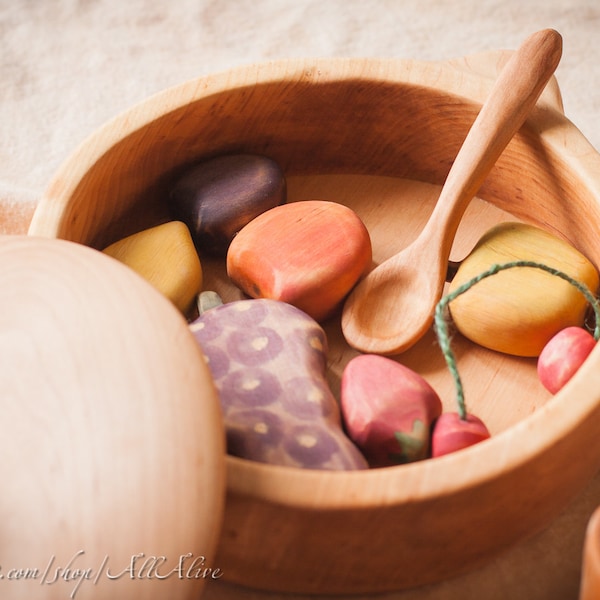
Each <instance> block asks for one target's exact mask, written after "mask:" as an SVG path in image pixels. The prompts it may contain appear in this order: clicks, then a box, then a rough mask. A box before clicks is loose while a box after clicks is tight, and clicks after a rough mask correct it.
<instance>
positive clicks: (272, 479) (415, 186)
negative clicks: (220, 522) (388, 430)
mask: <svg viewBox="0 0 600 600" xmlns="http://www.w3.org/2000/svg"><path fill="white" fill-rule="evenodd" d="M506 59H507V55H506V54H501V53H500V54H499V53H494V54H489V55H486V56H484V57H480V58H479V59H468V60H464V61H453V62H452V63H423V62H419V61H399V62H397V61H385V60H384V61H368V60H356V61H354V60H334V61H329V60H301V61H289V62H283V63H275V64H267V65H259V66H253V67H249V68H248V69H239V70H237V71H235V72H233V73H226V74H217V75H215V76H213V77H209V78H206V79H203V80H202V81H199V82H194V81H192V82H190V83H188V84H184V85H183V86H181V87H178V88H176V89H173V90H168V91H167V92H165V93H164V94H162V95H160V96H158V97H155V98H153V99H151V100H150V101H149V102H148V103H146V104H144V105H142V106H139V107H137V108H134V109H132V110H131V111H130V112H129V113H127V114H125V115H122V116H121V117H118V118H116V119H115V120H113V121H111V122H109V123H108V124H107V125H106V126H105V127H103V128H102V129H100V130H99V131H98V132H97V133H96V134H94V135H93V136H92V137H91V138H89V139H88V140H87V142H86V144H84V145H83V146H81V147H80V148H79V149H78V150H77V151H76V152H75V153H74V154H73V155H72V156H71V158H70V159H69V160H68V161H67V162H66V163H64V165H63V167H62V168H61V169H60V170H59V171H58V172H57V174H56V176H55V178H54V179H53V181H52V182H51V184H50V185H49V187H48V189H47V192H46V195H45V197H44V198H43V199H42V201H41V202H40V205H39V208H38V211H37V212H36V214H35V216H34V218H33V221H32V224H31V228H30V232H32V233H35V234H36V235H45V236H58V237H67V238H69V239H73V240H75V241H82V242H85V243H88V244H90V245H101V244H105V243H107V242H111V241H114V239H116V238H118V237H119V236H120V235H123V234H124V233H127V232H128V231H130V230H131V229H140V228H142V227H143V226H144V225H145V224H146V223H147V222H156V221H157V220H160V219H164V218H166V214H165V213H166V206H165V203H164V194H165V193H166V190H168V184H169V181H170V180H171V179H172V178H173V177H176V176H177V174H178V173H179V172H180V170H181V169H183V168H184V167H185V166H186V165H187V164H189V163H190V162H191V161H193V160H194V159H198V158H201V157H204V156H209V155H212V154H215V153H219V152H226V151H227V152H231V151H254V152H263V153H267V152H268V154H269V155H270V156H272V157H273V158H274V159H275V160H277V161H278V162H280V164H281V165H282V166H283V168H284V171H285V172H286V174H287V175H288V177H289V180H290V190H291V198H292V199H296V200H298V199H302V198H306V199H308V198H310V197H313V198H314V197H315V196H320V197H321V198H322V197H323V196H326V197H327V198H328V199H333V200H337V201H340V202H342V203H344V204H347V205H349V206H351V207H353V208H355V210H356V211H357V212H358V213H359V215H360V216H361V217H362V218H363V220H364V221H365V223H366V225H367V227H368V228H369V230H370V232H371V235H372V239H373V242H374V261H375V263H378V262H380V261H381V260H383V259H385V258H386V257H388V256H390V255H392V254H394V253H396V252H397V251H398V250H399V249H400V248H401V247H403V246H405V245H406V244H408V243H409V241H410V240H412V239H414V237H416V235H417V234H418V232H419V231H420V230H421V228H422V226H423V224H424V223H425V222H426V220H427V218H428V215H429V214H430V213H431V210H432V208H433V204H434V202H435V200H436V199H437V197H438V195H439V187H440V184H441V182H443V181H444V179H445V177H446V175H447V173H448V170H449V168H450V164H451V163H452V160H453V158H454V156H455V154H456V152H457V150H458V148H459V146H460V144H461V143H462V140H463V139H464V137H465V135H466V132H467V130H468V129H469V127H470V125H471V123H472V122H473V120H474V119H475V116H476V114H477V112H478V107H479V105H480V103H481V102H482V101H483V99H484V98H485V97H486V95H487V94H488V93H489V90H490V89H491V87H492V84H493V81H494V78H495V76H496V73H497V71H498V69H499V68H500V67H501V65H502V64H504V63H505V62H506ZM474 65H475V66H474ZM480 70H482V71H485V72H487V73H488V76H486V77H481V76H480V75H478V73H479V72H480ZM557 98H559V94H558V92H557V89H556V85H555V82H553V84H552V85H551V86H550V87H549V89H548V91H547V92H545V93H544V95H543V96H542V98H541V99H540V104H539V106H538V107H537V108H536V110H534V111H533V113H532V115H531V118H530V119H529V120H528V123H527V125H526V127H524V128H523V129H522V130H521V131H520V132H519V134H518V135H517V136H515V138H514V139H513V140H512V141H511V143H510V144H509V146H508V148H507V151H506V153H505V154H504V155H503V156H502V157H501V158H500V160H499V161H498V163H497V164H496V166H495V167H494V169H493V170H492V172H491V173H490V176H489V178H488V179H487V180H486V182H485V184H484V186H483V187H482V190H481V194H480V195H481V197H482V198H484V199H485V202H483V201H482V202H480V203H474V204H473V205H472V206H473V210H474V211H475V213H473V214H472V215H471V217H470V218H469V217H465V220H464V221H463V223H462V224H461V227H462V231H459V234H458V236H457V240H456V242H457V244H456V248H455V249H454V248H453V251H456V253H457V254H458V255H459V256H460V255H461V254H463V253H464V252H465V251H466V249H467V248H469V247H470V246H472V244H473V243H474V242H475V241H476V239H477V238H478V236H479V235H481V234H482V233H483V231H484V226H485V225H486V224H490V225H491V224H494V223H496V222H498V220H501V219H503V218H505V217H506V216H508V215H510V218H511V219H515V218H517V219H523V220H528V221H531V222H533V223H536V224H538V225H541V226H543V227H545V228H546V229H548V230H550V231H554V232H557V233H559V234H560V235H562V236H564V237H565V238H566V239H568V240H570V241H571V243H573V244H574V245H576V246H577V247H578V248H579V249H580V250H581V251H582V252H584V253H585V254H587V255H588V256H589V257H590V259H591V260H593V261H594V262H596V264H598V262H600V243H599V242H598V238H597V235H596V231H597V227H598V224H599V223H600V207H599V205H598V198H599V197H600V194H599V191H598V190H599V181H598V178H597V173H598V172H599V171H600V168H599V165H600V157H599V156H598V154H597V153H596V152H595V151H594V150H593V148H592V147H591V146H590V145H589V144H588V143H587V142H586V140H585V139H584V138H583V137H582V136H581V135H580V134H579V133H578V132H577V131H576V130H575V129H574V128H573V126H572V125H571V124H570V123H569V122H568V120H566V119H565V118H564V117H563V115H562V113H561V112H560V110H559V108H560V102H559V101H557ZM342 109H345V110H342ZM357 112H358V117H357V116H356V115H357ZM349 122H350V123H351V126H349ZM390 123H393V124H394V125H395V126H394V127H390ZM540 133H541V134H542V136H541V137H539V136H540ZM356 148H360V149H361V152H360V153H357V152H356ZM107 174H110V176H107ZM418 181H421V183H418ZM565 198H568V210H567V209H566V208H565V202H566V201H565ZM470 208H471V207H470ZM459 229H460V228H459ZM455 258H456V257H455ZM203 267H205V273H206V281H205V286H206V287H207V288H215V289H217V291H219V292H221V293H222V294H223V296H224V298H225V299H232V298H233V297H235V296H236V294H238V293H239V292H236V290H235V289H232V287H231V286H230V285H229V283H228V282H227V279H226V278H225V277H224V275H223V265H222V264H218V263H212V262H211V261H206V260H205V261H204V262H203ZM327 333H328V336H329V338H330V343H331V350H330V379H331V384H332V387H333V389H334V390H335V388H336V384H337V383H339V376H340V373H341V369H343V366H344V364H345V362H346V361H347V360H349V358H350V357H351V356H352V354H353V351H351V350H350V349H349V348H348V346H347V345H346V344H345V343H344V340H343V337H342V335H341V331H340V328H339V321H336V319H332V320H331V321H329V322H328V323H327ZM456 351H457V355H458V356H459V364H460V368H461V370H462V374H463V377H464V380H465V381H466V382H468V383H467V386H468V387H467V398H468V399H467V403H468V405H469V406H470V409H471V410H472V412H473V413H475V414H477V415H478V416H480V417H481V418H483V419H484V421H485V422H486V423H487V424H488V426H489V428H490V429H491V431H492V433H493V438H492V439H491V440H490V441H488V442H484V443H482V444H479V445H478V446H476V447H474V448H472V449H469V450H468V451H465V452H464V453H460V454H458V453H457V454H456V455H450V456H447V457H443V458H440V459H436V460H430V461H424V462H422V463H419V464H414V465H405V466H401V467H394V468H389V469H380V470H371V471H369V472H364V473H356V474H354V473H353V474H350V473H335V474H333V473H332V474H326V473H318V472H312V471H305V470H300V471H296V470H293V469H278V468H275V467H269V466H265V465H259V464H254V463H249V462H246V461H240V460H235V459H229V460H228V462H227V464H228V474H227V475H228V497H227V503H226V508H225V519H224V526H223V531H222V536H221V540H220V545H219V550H218V554H217V559H216V560H218V561H220V566H221V567H222V568H223V570H224V571H225V572H226V573H227V577H228V578H229V580H232V581H237V582H244V583H245V584H248V585H253V586H259V587H261V586H262V587H268V588H270V589H274V590H279V591H296V592H298V593H300V592H303V593H308V592H314V593H316V592H338V593H356V592H359V593H363V594H366V593H371V592H374V591H388V590H393V589H397V588H401V587H412V586H416V585H423V584H426V583H430V582H434V581H438V580H440V579H444V578H448V577H451V576H455V575H458V574H460V573H463V572H464V571H466V570H469V569H472V568H475V567H476V566H477V565H479V564H481V562H483V561H485V560H493V558H494V556H496V555H497V554H498V553H499V552H501V551H503V550H506V549H508V548H509V547H510V546H511V545H512V544H514V543H516V542H518V541H520V540H522V539H523V538H525V537H527V536H528V535H532V534H533V533H535V532H538V531H540V530H542V529H543V528H544V527H547V526H548V524H549V523H550V522H551V521H552V520H553V519H554V518H556V516H557V515H558V514H559V513H560V512H561V511H562V510H564V508H565V507H566V506H567V505H568V504H569V502H571V501H572V500H573V498H575V497H576V496H577V494H578V493H579V492H580V491H581V490H582V489H583V488H584V486H585V484H586V483H587V482H588V481H589V480H590V479H591V477H592V476H593V475H594V473H595V472H596V469H597V464H598V458H599V456H600V442H599V440H598V438H597V435H596V433H595V432H596V431H597V428H598V427H599V426H600V423H599V421H600V406H599V404H600V402H599V398H598V397H597V392H596V390H598V389H600V386H599V384H600V382H599V381H598V378H599V377H600V375H599V374H598V373H599V372H600V370H599V369H598V368H597V361H598V360H599V358H598V356H597V355H596V354H595V353H593V354H592V356H591V357H590V361H589V362H588V364H586V366H585V367H584V368H583V369H582V371H581V373H580V374H579V375H578V377H576V378H575V379H573V380H572V382H571V383H570V385H569V386H568V387H567V388H565V389H564V390H563V391H562V392H561V393H560V394H559V395H558V396H557V397H556V398H553V399H550V398H549V396H548V395H547V394H546V393H544V392H543V390H542V389H541V388H540V386H539V384H538V383H537V381H536V375H535V369H534V364H533V363H532V362H531V361H528V360H523V359H516V358H515V357H506V356H498V355H494V354H491V353H489V352H487V351H485V350H483V349H479V348H475V347H472V346H470V345H468V344H465V343H464V342H463V341H461V340H459V339H456ZM402 360H403V361H404V362H406V363H407V364H409V366H412V367H413V368H415V369H416V370H419V371H421V372H422V374H424V375H425V376H426V377H427V378H428V379H429V380H430V381H431V382H432V384H433V385H434V386H435V387H436V388H438V390H439V392H440V393H441V395H442V396H443V398H444V404H445V405H446V406H451V404H452V398H453V395H452V386H451V383H450V378H449V376H448V374H447V372H446V369H445V366H444V364H443V361H442V359H441V356H440V355H439V354H438V353H437V352H436V346H435V342H434V338H433V334H432V333H430V334H429V335H427V336H425V337H424V338H423V339H422V340H421V342H420V344H418V345H416V346H415V347H413V348H411V350H410V352H409V353H407V354H406V355H404V356H403V357H402ZM573 398H577V402H573V401H572V399H573ZM573 457H577V459H576V460H574V458H573ZM532 481H534V482H535V485H532V484H531V482H532ZM399 565H402V568H400V567H399ZM571 585H572V582H571Z"/></svg>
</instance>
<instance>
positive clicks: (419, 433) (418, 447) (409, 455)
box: [389, 419, 429, 463]
mask: <svg viewBox="0 0 600 600" xmlns="http://www.w3.org/2000/svg"><path fill="white" fill-rule="evenodd" d="M394 437H395V438H396V441H397V442H398V445H399V446H400V447H401V448H402V451H401V452H397V453H396V452H394V453H390V454H389V457H390V459H391V460H393V461H394V462H398V463H408V462H414V461H416V460H420V459H422V458H425V454H426V452H427V444H428V441H429V440H428V435H427V427H426V426H425V423H423V421H421V419H415V420H414V421H413V426H412V430H411V431H410V433H407V432H405V431H395V432H394Z"/></svg>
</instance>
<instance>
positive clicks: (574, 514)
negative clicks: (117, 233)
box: [0, 0, 600, 600]
mask: <svg viewBox="0 0 600 600" xmlns="http://www.w3.org/2000/svg"><path fill="white" fill-rule="evenodd" d="M545 27H554V28H556V29H557V30H558V31H560V32H561V33H562V35H563V37H564V55H563V60H562V63H561V65H560V67H559V69H558V71H557V78H558V81H559V84H560V86H561V89H562V93H563V100H564V105H565V112H566V114H567V115H568V116H569V117H570V118H571V120H572V121H573V122H574V123H575V124H576V125H578V126H579V128H580V129H581V130H582V131H583V133H584V134H585V135H586V136H587V137H588V139H589V140H590V141H591V142H592V144H594V145H595V146H596V147H597V148H600V119H599V116H600V45H599V43H600V1H599V0H479V1H473V0H452V1H446V2H445V1H444V0H167V1H163V2H161V1H160V0H98V1H94V0H0V74H1V80H0V114H1V119H0V207H1V209H0V210H1V211H2V214H4V215H5V217H6V215H8V216H9V217H10V218H12V216H14V218H15V219H16V220H18V219H19V218H21V217H22V216H23V215H25V216H27V215H28V214H29V212H28V211H30V210H31V209H32V207H33V206H34V205H35V202H36V200H37V198H39V196H40V194H41V192H42V190H43V189H44V187H45V185H46V184H47V182H48V181H49V179H50V177H51V175H52V173H53V172H54V171H55V170H56V168H57V167H58V165H59V164H60V162H61V161H62V160H63V159H65V158H66V156H67V155H68V154H69V153H70V152H71V151H72V150H73V149H74V147H75V146H76V145H77V144H79V142H80V141H82V140H83V139H84V137H85V136H87V135H88V134H89V133H91V132H92V131H93V130H94V129H95V128H96V127H97V126H99V125H100V124H102V123H103V122H104V121H106V120H107V119H109V118H110V117H112V116H114V115H115V114H116V113H118V112H120V111H122V110H124V109H126V108H127V107H129V106H130V105H132V104H134V103H137V102H138V101H141V100H142V99H144V98H146V97H147V96H148V95H150V94H153V93H155V92H157V91H159V90H162V89H163V88H165V87H168V86H171V85H174V84H177V83H180V82H182V81H184V80H187V79H190V78H194V77H198V76H201V75H204V74H207V73H211V72H214V71H219V70H223V69H227V68H229V67H233V66H238V65H242V64H246V63H250V62H255V61H264V60H269V59H277V58H288V57H305V56H311V57H315V56H323V57H330V56H385V57H405V58H417V59H431V60H436V59H445V58H451V57H459V56H463V55H466V54H472V53H476V52H479V51H483V50H489V49H500V48H515V47H516V46H518V45H519V43H520V42H521V41H522V40H523V39H524V38H525V37H526V36H527V35H528V34H529V33H532V32H533V31H535V30H537V29H542V28H545ZM532 484H534V483H532ZM599 504H600V481H594V482H592V483H591V485H590V486H589V488H588V489H587V490H585V492H584V493H583V494H582V495H581V496H580V497H579V498H578V499H577V500H576V501H575V502H574V503H573V505H572V506H571V507H570V508H569V510H568V511H566V513H565V514H563V515H562V516H561V517H560V518H559V519H558V520H557V521H556V523H554V524H553V525H552V526H551V527H549V528H548V530H546V531H545V532H543V533H542V534H540V535H537V536H536V537H534V538H532V539H531V540H527V541H526V542H524V543H522V544H521V545H519V546H518V547H517V548H515V549H513V550H511V551H510V552H508V553H506V554H505V555H503V556H501V557H499V558H498V560H496V561H495V562H494V563H493V564H491V565H489V566H487V567H486V568H484V569H482V570H480V571H477V572H475V573H472V574H470V575H468V576H465V577H461V578H460V579H457V580H454V581H449V582H445V583H443V584H441V585H437V586H432V587H428V588H424V589H421V590H413V591H409V592H404V593H397V594H388V595H384V596H382V597H381V598H383V599H384V600H390V599H392V598H393V599H398V600H409V599H410V600H413V599H418V598H422V599H434V598H435V599H454V598H461V599H462V600H468V599H471V598H473V599H474V598H485V599H487V600H493V599H505V598H510V599H512V600H521V599H522V600H525V599H527V600H536V599H539V600H542V599H544V600H547V599H560V600H565V599H569V598H576V597H577V593H578V585H579V569H580V563H581V560H580V559H581V551H582V544H583V534H584V529H585V525H586V523H587V520H588V518H589V516H590V514H591V512H592V510H593V509H594V508H595V507H596V506H597V505H599ZM0 558H1V557H0ZM399 568H401V567H399ZM204 597H205V598H208V599H209V600H224V599H229V598H231V599H236V598H244V599H251V600H259V599H260V600H264V599H266V598H274V597H275V596H270V595H268V594H264V593H260V592H254V591H250V590H244V589H240V588H236V587H231V586H228V585H226V584H224V583H222V582H220V581H219V582H216V583H211V584H210V585H208V586H207V589H206V593H205V595H204ZM293 600H298V597H297V596H294V597H293Z"/></svg>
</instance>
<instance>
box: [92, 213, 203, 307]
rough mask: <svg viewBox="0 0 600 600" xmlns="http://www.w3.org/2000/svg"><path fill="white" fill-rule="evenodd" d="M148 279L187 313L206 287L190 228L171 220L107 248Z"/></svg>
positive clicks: (112, 254)
mask: <svg viewBox="0 0 600 600" xmlns="http://www.w3.org/2000/svg"><path fill="white" fill-rule="evenodd" d="M104 253H105V254H108V255H109V256H112V257H113V258H116V259H117V260H118V261H120V262H122V263H124V264H126V265H127V266H128V267H130V268H131V269H133V270H134V271H136V272H137V273H138V274H139V275H141V276H142V277H144V278H145V279H146V280H148V281H149V282H150V283H151V284H152V285H153V286H154V287H155V288H157V289H158V290H159V291H160V292H162V293H163V294H164V295H165V296H166V297H167V298H169V300H171V301H172V302H173V304H175V306H177V308H179V310H181V311H182V312H183V313H186V312H187V311H188V310H189V309H190V306H191V305H192V304H193V302H194V298H195V297H196V296H197V294H198V293H199V292H200V288H201V287H202V266H201V264H200V259H199V258H198V254H197V252H196V249H195V248H194V244H193V241H192V238H191V235H190V232H189V230H188V228H187V227H186V226H185V224H184V223H182V222H180V221H170V222H167V223H163V224H162V225H157V226H156V227H152V228H150V229H145V230H144V231H140V232H139V233H135V234H133V235H130V236H128V237H126V238H123V239H121V240H119V241H117V242H115V243H114V244H111V245H110V246H108V247H107V248H105V249H104Z"/></svg>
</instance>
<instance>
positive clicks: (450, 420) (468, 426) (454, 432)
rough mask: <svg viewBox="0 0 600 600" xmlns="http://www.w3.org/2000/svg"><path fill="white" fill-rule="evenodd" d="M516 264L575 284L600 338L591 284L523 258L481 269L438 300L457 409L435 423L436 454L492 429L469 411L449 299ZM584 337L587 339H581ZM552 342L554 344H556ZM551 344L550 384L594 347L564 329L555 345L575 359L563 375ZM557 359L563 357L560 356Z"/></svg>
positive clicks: (545, 370) (546, 369)
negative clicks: (454, 343)
mask: <svg viewBox="0 0 600 600" xmlns="http://www.w3.org/2000/svg"><path fill="white" fill-rule="evenodd" d="M516 268H527V269H539V270H541V271H544V272H545V273H547V274H549V275H552V276H554V277H558V278H560V279H562V280H563V281H565V282H566V283H568V284H569V285H571V286H573V288H575V289H576V290H577V291H578V292H579V293H580V294H581V295H582V296H583V297H584V298H585V300H586V302H589V303H590V304H591V305H592V306H593V308H594V312H595V316H596V330H595V335H594V337H592V340H597V339H598V338H599V337H600V304H599V303H598V301H597V299H596V298H595V296H594V295H593V294H592V292H591V291H590V290H589V288H588V287H587V286H586V285H585V284H583V283H581V282H579V281H577V280H575V279H573V278H572V277H570V276H569V275H568V274H566V273H564V272H562V271H559V270H558V269H555V268H553V267H549V266H548V265H545V264H542V263H536V262H533V261H527V260H520V261H513V262H509V263H505V264H495V265H492V266H491V267H490V268H489V269H488V270H487V271H484V272H482V273H479V274H478V275H477V276H475V277H473V278H472V279H470V280H469V281H467V282H465V283H463V284H462V285H461V286H459V287H457V288H456V289H454V290H453V291H451V292H449V293H448V294H447V295H446V296H444V297H443V298H442V299H441V300H440V302H439V303H438V304H437V306H436V310H435V317H434V322H435V326H436V330H437V336H438V341H439V344H440V348H441V350H442V353H443V355H444V358H445V360H446V363H447V365H448V368H449V370H450V372H451V374H452V376H453V378H454V381H455V385H456V392H457V397H456V402H457V406H458V413H457V414H456V415H453V416H445V415H442V417H443V418H441V417H440V418H439V419H438V421H437V422H436V424H435V425H434V429H433V433H432V452H433V454H434V455H435V456H440V455H441V454H446V453H448V452H451V451H455V450H458V449H461V448H463V447H466V446H468V445H472V444H474V443H477V442H479V441H482V440H484V439H487V437H489V432H488V431H487V428H486V427H485V425H484V424H483V422H482V421H481V420H480V419H478V418H477V417H474V416H473V415H470V414H468V413H467V410H466V406H465V401H464V392H463V387H462V382H461V379H460V375H459V373H458V369H457V366H456V361H455V358H454V354H453V352H452V350H451V348H450V337H449V335H448V328H447V324H446V320H445V315H444V311H445V310H446V308H448V305H449V304H450V302H452V301H454V300H455V299H456V298H457V297H458V296H460V295H462V294H465V293H466V292H468V291H469V290H471V288H472V287H474V286H475V285H477V284H479V283H480V282H481V281H483V280H485V279H487V278H489V277H491V276H492V275H496V274H498V273H500V272H502V271H506V270H508V269H516ZM581 331H583V330H581ZM590 337H591V336H590ZM569 338H570V339H569ZM575 338H578V341H579V345H580V350H579V352H578V356H577V355H574V356H573V358H572V359H570V358H568V357H569V354H570V352H571V350H573V349H574V348H573V347H572V346H571V347H570V348H565V346H564V345H563V343H564V341H565V340H568V341H572V340H573V339H575ZM582 338H583V339H584V340H585V341H582ZM552 346H554V344H553V345H552ZM552 346H551V347H550V349H549V350H548V353H547V355H546V356H545V357H544V358H543V359H542V364H541V367H540V366H538V373H539V371H540V368H541V371H542V374H543V375H544V377H546V376H547V377H548V380H549V384H550V385H551V386H552V385H556V386H559V387H560V385H563V384H564V382H565V381H566V380H568V378H570V377H571V376H572V375H573V373H574V372H575V370H576V368H578V366H579V365H580V364H581V363H582V362H583V360H585V356H587V354H589V351H591V347H590V342H589V339H587V336H585V335H583V334H579V333H574V332H573V331H572V330H570V329H567V330H564V332H562V335H560V336H559V337H558V342H556V349H557V351H558V352H559V353H562V359H563V360H566V361H567V362H570V361H571V360H572V361H573V364H572V365H569V366H568V368H567V369H566V371H567V374H566V375H565V376H564V379H563V377H562V375H560V374H559V371H558V370H557V369H555V368H553V367H554V365H552V362H553V361H554V360H556V359H557V357H556V355H555V357H552V354H553V353H554V351H553V349H552ZM586 352H587V354H586ZM584 355H585V356H584ZM540 358H541V357H540ZM558 360H560V358H558ZM546 361H548V362H546ZM558 389H559V388H558Z"/></svg>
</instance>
